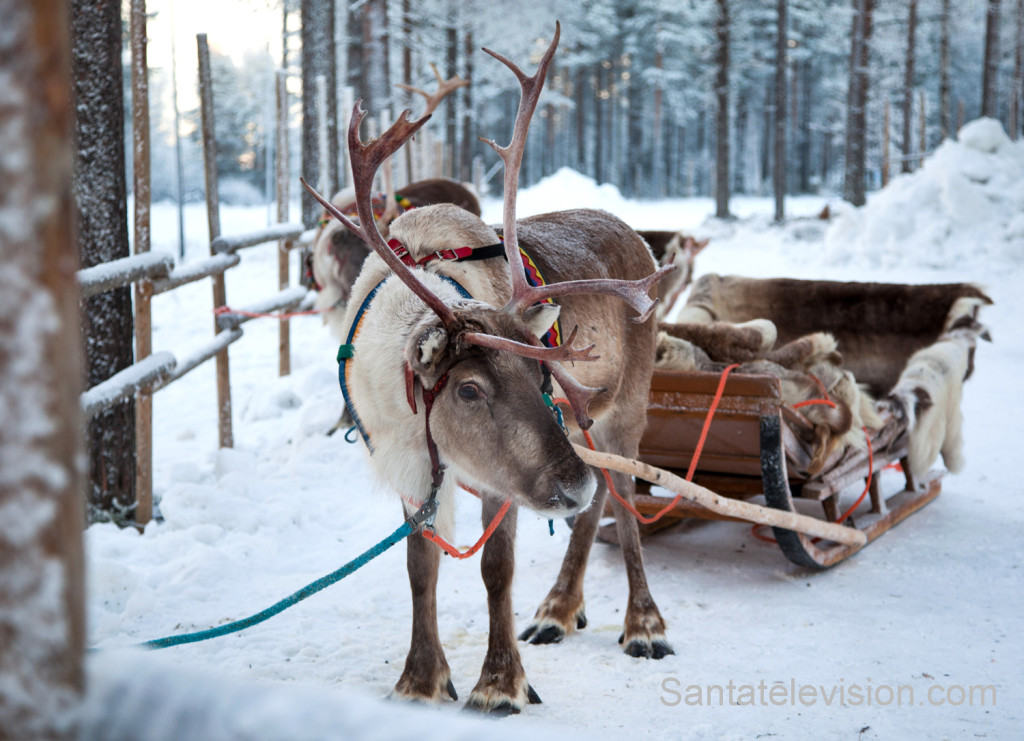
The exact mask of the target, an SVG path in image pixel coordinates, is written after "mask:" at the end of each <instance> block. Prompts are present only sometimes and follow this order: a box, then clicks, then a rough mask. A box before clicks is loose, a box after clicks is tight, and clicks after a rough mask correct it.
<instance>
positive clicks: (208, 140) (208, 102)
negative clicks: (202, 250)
mask: <svg viewBox="0 0 1024 741" xmlns="http://www.w3.org/2000/svg"><path fill="white" fill-rule="evenodd" d="M196 42H197V44H198V47H199V100H200V111H201V114H202V127H203V173H204V175H205V180H206V219H207V223H208V224H209V228H210V254H211V255H212V254H213V240H214V239H216V238H217V237H219V236H220V195H219V193H218V190H217V140H216V137H215V135H214V111H213V79H212V75H211V74H210V46H209V44H208V43H207V40H206V34H205V33H200V34H196ZM226 305H227V290H226V289H225V286H224V274H223V273H219V274H217V275H215V276H214V277H213V306H214V308H215V309H216V308H218V307H221V306H226ZM213 331H214V333H215V334H216V333H217V332H218V331H219V328H218V326H217V320H216V318H214V322H213ZM217 437H218V440H219V444H220V447H222V448H230V447H233V446H234V439H233V436H232V433H231V373H230V369H229V367H228V349H227V348H226V347H225V348H224V349H223V350H221V351H220V352H218V353H217Z"/></svg>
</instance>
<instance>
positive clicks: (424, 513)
mask: <svg viewBox="0 0 1024 741" xmlns="http://www.w3.org/2000/svg"><path fill="white" fill-rule="evenodd" d="M437 506H438V505H437V490H436V489H431V491H430V496H429V497H427V501H425V502H424V503H423V504H422V505H420V508H419V509H418V510H416V511H415V512H413V513H412V514H411V515H410V516H409V519H408V523H409V524H410V525H412V527H413V530H414V531H416V530H433V528H434V518H435V517H437Z"/></svg>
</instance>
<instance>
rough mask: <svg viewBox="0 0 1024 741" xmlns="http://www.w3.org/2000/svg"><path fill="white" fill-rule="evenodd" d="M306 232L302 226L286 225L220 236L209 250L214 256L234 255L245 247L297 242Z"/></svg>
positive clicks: (275, 225)
mask: <svg viewBox="0 0 1024 741" xmlns="http://www.w3.org/2000/svg"><path fill="white" fill-rule="evenodd" d="M305 231H306V228H305V227H304V226H303V225H302V224H295V223H287V224H274V225H273V226H268V227H267V228H266V229H261V230H259V231H254V232H249V233H248V234H237V235H234V236H230V237H228V236H220V237H217V238H216V239H214V240H213V242H212V243H211V245H210V250H211V251H212V252H214V253H216V254H218V255H219V254H223V253H225V252H227V253H234V252H237V251H238V250H241V249H244V248H246V247H255V246H256V245H260V244H266V243H267V242H276V241H278V240H298V239H299V237H301V236H302V235H303V234H304V233H305Z"/></svg>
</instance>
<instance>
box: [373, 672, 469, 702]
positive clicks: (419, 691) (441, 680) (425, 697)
mask: <svg viewBox="0 0 1024 741" xmlns="http://www.w3.org/2000/svg"><path fill="white" fill-rule="evenodd" d="M446 674H447V672H446ZM445 694H447V695H448V697H450V698H451V699H453V700H458V699H459V694H458V692H456V691H455V685H454V684H453V683H452V680H451V676H450V675H448V676H445V675H442V676H439V677H434V678H430V679H425V680H424V679H419V680H417V679H415V678H411V677H409V676H407V675H405V674H403V675H402V678H401V679H399V680H398V684H396V685H395V688H394V689H393V690H391V694H389V695H388V699H389V700H401V701H404V702H415V703H423V704H434V703H438V702H441V701H442V700H443V699H444V696H445Z"/></svg>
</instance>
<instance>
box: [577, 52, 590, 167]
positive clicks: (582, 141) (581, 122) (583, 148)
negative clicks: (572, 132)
mask: <svg viewBox="0 0 1024 741" xmlns="http://www.w3.org/2000/svg"><path fill="white" fill-rule="evenodd" d="M589 82H590V81H589V79H588V75H587V68H586V67H584V66H582V65H580V67H579V68H578V69H577V70H576V96H575V98H576V116H575V120H576V163H575V165H574V167H575V168H576V170H577V171H579V172H582V173H585V174H587V175H591V176H592V175H593V174H594V171H593V168H591V167H588V166H587V129H586V122H587V111H586V109H585V107H584V106H585V103H586V100H587V95H586V90H587V87H588V85H589Z"/></svg>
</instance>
